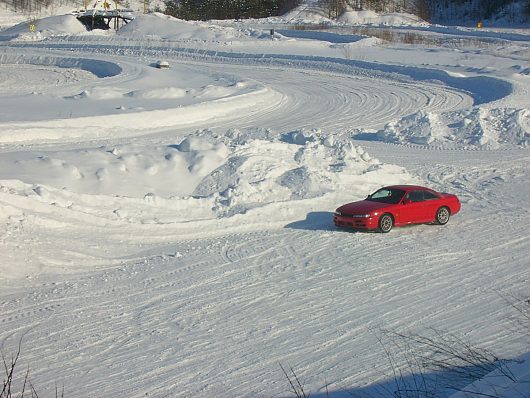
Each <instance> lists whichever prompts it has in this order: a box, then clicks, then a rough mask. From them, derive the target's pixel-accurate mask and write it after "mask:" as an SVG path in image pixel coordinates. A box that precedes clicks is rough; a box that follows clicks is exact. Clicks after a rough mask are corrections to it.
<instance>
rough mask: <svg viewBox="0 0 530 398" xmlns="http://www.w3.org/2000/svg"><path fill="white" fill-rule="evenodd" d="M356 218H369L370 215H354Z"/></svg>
mask: <svg viewBox="0 0 530 398" xmlns="http://www.w3.org/2000/svg"><path fill="white" fill-rule="evenodd" d="M353 217H354V218H369V217H370V214H354V215H353Z"/></svg>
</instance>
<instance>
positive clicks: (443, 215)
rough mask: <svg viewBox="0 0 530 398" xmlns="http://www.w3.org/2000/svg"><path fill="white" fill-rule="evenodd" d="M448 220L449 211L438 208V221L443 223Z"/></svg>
mask: <svg viewBox="0 0 530 398" xmlns="http://www.w3.org/2000/svg"><path fill="white" fill-rule="evenodd" d="M448 220H449V212H448V211H447V209H440V210H438V221H439V222H440V223H442V224H445V223H446V222H447V221H448Z"/></svg>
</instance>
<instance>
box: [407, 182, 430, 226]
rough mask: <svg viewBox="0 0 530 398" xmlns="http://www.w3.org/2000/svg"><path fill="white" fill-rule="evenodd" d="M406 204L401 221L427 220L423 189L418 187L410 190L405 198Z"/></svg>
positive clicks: (409, 222) (418, 221)
mask: <svg viewBox="0 0 530 398" xmlns="http://www.w3.org/2000/svg"><path fill="white" fill-rule="evenodd" d="M403 202H404V204H403V206H402V210H401V223H403V224H415V223H421V222H424V221H425V220H426V217H427V214H426V209H425V201H424V198H423V190H421V189H417V190H414V191H409V192H408V193H407V195H405V198H404V201H403Z"/></svg>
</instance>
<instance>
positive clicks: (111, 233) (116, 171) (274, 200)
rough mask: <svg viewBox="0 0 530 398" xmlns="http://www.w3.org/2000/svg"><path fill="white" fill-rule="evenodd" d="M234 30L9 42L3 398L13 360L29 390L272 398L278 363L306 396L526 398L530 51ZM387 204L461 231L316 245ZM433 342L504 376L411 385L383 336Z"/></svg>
mask: <svg viewBox="0 0 530 398" xmlns="http://www.w3.org/2000/svg"><path fill="white" fill-rule="evenodd" d="M314 6H315V4H313V3H311V2H308V3H305V6H304V7H305V8H304V10H301V9H299V10H298V12H299V13H300V18H302V19H303V18H305V17H306V16H307V15H308V13H311V12H316V11H315V10H316V9H313V8H312V7H314ZM302 11H303V12H302ZM357 17H359V16H357ZM365 17H366V16H365ZM290 18H291V19H292V20H295V19H296V17H295V16H294V15H291V16H290ZM401 18H406V16H401ZM276 22H282V21H281V20H277V21H276ZM263 23H264V22H263V21H260V24H263ZM392 23H395V21H393V22H392ZM225 24H227V22H225ZM230 25H231V26H224V27H221V26H218V25H215V26H214V25H213V24H208V23H202V22H201V23H198V22H193V23H190V22H185V21H181V20H177V19H175V18H171V17H166V16H164V15H162V14H152V15H146V16H141V17H138V18H136V19H135V20H134V21H133V22H131V23H130V24H128V25H127V26H126V27H124V28H123V29H121V30H120V31H119V32H117V33H112V32H109V33H105V34H101V32H100V33H98V32H95V33H93V34H87V33H86V32H84V31H83V32H81V31H78V30H77V25H76V24H75V23H74V21H72V19H71V18H70V17H55V18H54V19H45V20H42V21H37V22H36V26H38V27H39V29H40V30H36V31H38V32H40V34H37V33H35V34H34V35H33V36H31V35H29V36H28V33H27V32H24V30H25V29H26V28H27V26H26V27H23V26H22V25H19V26H18V27H14V28H12V30H4V31H2V32H0V35H1V36H2V42H1V46H0V72H1V73H0V104H1V106H0V281H1V283H2V289H1V290H0V308H1V312H0V349H1V352H2V353H4V356H5V357H6V358H10V357H11V353H14V352H16V351H17V349H18V346H19V343H20V344H21V356H20V362H19V368H18V369H19V371H20V374H17V378H16V380H15V387H21V383H22V382H23V376H22V375H23V374H24V373H25V370H26V369H27V368H28V366H29V368H30V374H29V378H30V380H31V382H32V385H33V386H34V387H35V388H36V390H37V392H38V394H39V396H49V395H53V394H54V393H55V391H56V386H63V385H64V391H65V393H64V395H65V396H67V397H86V396H102V397H105V396H113V397H144V396H151V397H163V396H182V397H187V396H194V397H211V396H218V397H234V396H243V397H270V396H273V397H283V396H289V394H290V393H289V382H288V380H286V378H285V375H284V374H283V372H282V370H281V368H280V364H281V365H282V366H284V368H285V369H287V370H289V371H290V369H291V368H292V369H293V370H294V371H295V372H296V375H297V377H299V380H300V381H301V383H303V385H304V389H305V391H307V392H309V391H310V392H311V393H312V396H316V397H327V396H328V393H329V396H332V397H334V398H338V397H349V396H367V397H373V396H377V397H391V396H395V395H394V392H395V391H396V390H397V389H399V388H400V384H399V383H402V384H401V388H402V387H403V386H404V385H408V386H410V385H416V386H417V384H414V383H417V382H426V381H427V382H428V383H427V384H426V385H425V386H422V388H423V387H425V388H427V389H428V391H429V392H430V393H431V396H437V397H449V396H451V395H453V394H454V393H455V392H457V391H458V390H461V391H460V393H458V394H459V395H458V394H457V395H456V396H455V398H462V397H466V396H467V395H466V393H465V392H462V391H467V392H474V393H476V394H479V395H480V394H482V395H484V394H489V395H492V394H495V393H497V394H499V391H501V392H502V395H499V396H504V397H507V398H513V397H521V396H528V395H530V390H529V387H528V386H529V379H528V377H529V376H528V375H529V372H528V369H529V368H530V365H529V363H528V362H529V359H528V333H527V331H528V324H526V325H522V326H521V322H524V321H525V318H524V314H525V312H524V311H525V310H524V309H526V308H527V307H524V306H523V307H522V308H523V312H520V311H517V308H519V307H518V306H519V305H520V303H523V304H524V303H525V300H528V297H529V295H530V291H529V286H530V284H529V282H530V268H529V265H530V263H529V258H530V230H529V228H528V225H530V205H529V201H528V197H529V195H530V173H529V169H530V167H529V166H530V155H529V152H528V151H529V145H530V111H529V109H530V96H529V95H528V93H529V88H530V80H529V75H530V72H529V71H530V57H529V54H530V51H529V48H530V43H529V42H530V40H529V39H528V38H529V37H530V35H528V34H527V32H524V31H522V32H519V33H517V34H516V35H514V34H512V33H509V34H508V33H502V32H501V33H496V32H493V31H489V32H487V33H483V32H475V31H472V30H465V31H462V32H459V31H458V30H457V29H452V30H450V33H447V31H446V30H444V29H442V28H441V27H438V28H437V30H432V31H429V32H427V31H426V30H425V32H426V33H425V34H426V35H427V36H428V37H436V38H439V39H440V40H438V41H437V43H439V44H438V45H437V46H431V47H426V46H425V45H424V44H416V45H414V46H409V45H406V44H396V43H394V44H392V43H388V42H383V41H382V40H381V39H375V38H368V37H366V36H364V35H357V34H352V32H351V31H348V32H344V31H314V32H313V31H299V30H296V31H295V30H290V29H288V26H282V28H281V29H277V31H276V32H272V33H273V34H272V35H271V34H270V33H271V32H269V31H268V30H265V31H261V30H259V29H258V28H255V27H252V26H250V23H242V22H231V23H230ZM422 29H423V28H422ZM422 29H420V28H418V29H417V30H416V32H424V31H423V30H422ZM17 32H18V33H17ZM343 33H344V34H343ZM474 35H476V36H474ZM455 37H456V38H457V40H456V39H455ZM470 37H471V38H472V39H470ZM474 37H481V38H482V39H487V45H484V43H485V42H484V41H480V40H479V41H474V40H475V39H473V38H474ZM41 39H43V40H41ZM161 60H162V61H166V62H167V63H168V64H169V68H164V69H160V68H157V63H158V62H159V61H161ZM390 184H423V185H426V186H429V187H431V188H433V189H436V190H438V191H441V192H450V193H454V194H456V195H458V196H459V198H460V200H461V202H462V211H461V212H460V213H459V214H457V215H455V216H454V217H452V218H451V220H450V222H449V223H448V224H447V225H446V226H436V225H419V226H413V227H407V228H400V229H394V230H393V231H391V233H389V234H379V233H363V232H353V231H341V230H337V229H336V228H335V227H334V226H333V223H332V214H333V211H334V210H335V208H337V207H338V206H339V205H341V204H344V203H347V202H351V201H355V200H360V199H363V198H365V197H366V195H367V194H369V193H371V192H373V191H374V190H376V189H378V188H379V187H381V186H384V185H390ZM433 331H435V333H434V334H435V335H437V336H442V337H444V338H445V340H444V341H447V339H452V338H453V337H451V336H458V337H455V338H454V339H453V341H465V342H469V344H470V345H472V346H473V347H484V348H487V349H489V350H491V351H493V352H495V355H497V356H498V357H499V358H504V359H507V360H513V362H506V363H504V362H495V361H492V362H493V363H490V362H488V360H486V359H484V360H483V361H482V362H480V358H481V357H478V361H479V362H480V363H479V364H478V365H480V366H478V367H477V368H476V369H475V368H474V367H462V366H463V365H464V364H463V363H462V362H458V361H457V360H456V359H455V361H453V362H449V363H447V364H448V366H446V367H445V368H444V369H440V368H438V369H437V370H433V369H425V372H427V373H425V374H421V375H419V376H420V379H415V375H416V376H417V373H416V372H414V371H412V370H413V369H412V368H411V364H413V363H419V362H418V361H419V358H418V357H414V356H412V357H411V355H414V352H417V351H415V349H414V348H415V347H414V346H412V347H411V346H407V347H405V348H404V349H403V350H395V348H396V347H400V346H402V343H403V342H404V341H403V340H401V341H399V340H398V341H396V340H395V339H394V340H393V339H392V338H389V337H388V336H390V335H392V333H398V334H401V335H404V336H406V335H409V334H413V335H420V336H421V335H429V336H431V335H432V334H433ZM394 336H396V335H395V334H394ZM448 336H449V337H448ZM455 347H456V346H455ZM458 347H462V345H460V346H458ZM473 352H479V351H473ZM459 353H460V352H457V353H456V354H459ZM418 355H419V354H418ZM455 357H457V356H455ZM484 358H485V357H484ZM488 358H489V357H488ZM423 359H425V358H423ZM453 359H454V358H453ZM473 360H477V357H476V356H475V357H474V358H473ZM422 363H423V361H422ZM506 367H508V369H511V370H510V372H508V376H509V377H507V373H506V372H502V370H503V369H506ZM462 369H464V370H466V369H467V370H468V371H466V372H462V371H461V370H462ZM477 369H478V370H477ZM393 374H399V375H401V376H400V377H398V378H394V377H393V376H392V375H393ZM455 374H458V375H459V377H458V378H455V377H453V375H455ZM512 376H513V377H512ZM440 380H444V383H441V382H440ZM445 380H451V383H450V385H446V383H445ZM396 383H397V384H396ZM403 383H405V384H403ZM462 394H464V395H462Z"/></svg>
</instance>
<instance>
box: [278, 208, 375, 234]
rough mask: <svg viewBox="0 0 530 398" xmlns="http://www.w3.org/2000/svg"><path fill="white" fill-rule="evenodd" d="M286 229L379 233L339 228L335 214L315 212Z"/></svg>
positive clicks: (286, 226)
mask: <svg viewBox="0 0 530 398" xmlns="http://www.w3.org/2000/svg"><path fill="white" fill-rule="evenodd" d="M284 228H290V229H305V230H307V231H339V232H347V233H350V234H355V233H364V234H373V233H379V231H377V230H365V229H354V228H344V227H337V226H335V224H334V223H333V213H332V212H330V211H313V212H310V213H307V216H306V218H305V220H300V221H295V222H292V223H290V224H287V225H285V227H284Z"/></svg>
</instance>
